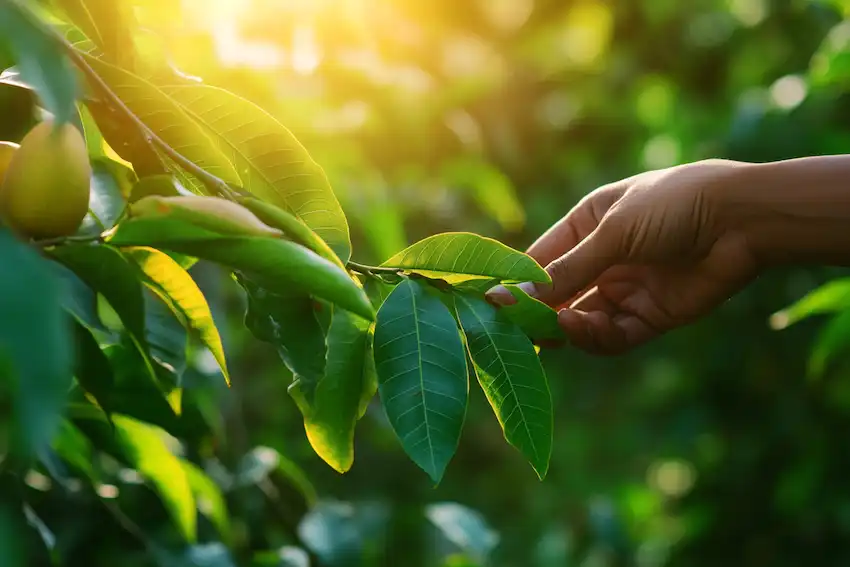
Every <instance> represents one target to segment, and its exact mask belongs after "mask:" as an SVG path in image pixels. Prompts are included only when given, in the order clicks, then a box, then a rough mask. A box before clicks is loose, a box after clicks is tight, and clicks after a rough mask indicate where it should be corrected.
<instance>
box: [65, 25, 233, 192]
mask: <svg viewBox="0 0 850 567" xmlns="http://www.w3.org/2000/svg"><path fill="white" fill-rule="evenodd" d="M51 33H52V35H53V37H54V38H55V39H56V41H58V42H59V44H60V45H61V46H62V48H63V49H64V51H65V53H66V54H67V55H68V57H69V58H70V59H71V61H72V62H73V63H74V65H76V66H77V68H79V69H80V70H81V71H82V72H83V74H84V75H85V76H86V78H87V79H88V80H89V81H90V82H91V83H93V85H94V86H95V87H97V89H98V90H99V91H101V92H102V93H103V94H104V95H105V96H106V98H107V99H108V102H109V103H110V104H111V105H112V106H114V107H116V108H117V109H118V110H120V111H121V112H122V113H123V114H125V115H126V116H127V118H128V119H130V121H131V122H133V124H135V126H136V127H137V128H138V129H139V130H140V131H141V132H142V135H143V136H144V137H145V139H146V140H147V141H148V142H150V143H152V144H154V145H155V146H156V147H158V148H159V149H160V150H162V151H163V153H165V154H166V155H167V156H168V157H170V158H171V159H172V160H174V161H175V162H177V164H178V165H179V166H180V167H182V168H183V169H185V170H186V171H188V172H189V173H191V174H192V175H194V176H195V177H197V178H198V179H199V180H200V181H201V182H202V183H203V184H204V185H206V186H207V187H208V188H209V189H210V190H211V191H212V192H213V193H215V194H217V195H219V196H221V197H224V198H226V199H230V200H234V199H235V198H236V193H235V192H234V191H233V190H232V189H231V188H230V186H229V185H228V184H227V182H226V181H224V180H223V179H221V178H219V177H216V176H215V175H213V174H212V173H210V172H208V171H206V170H205V169H203V168H202V167H200V166H198V165H197V164H195V163H194V162H193V161H191V160H190V159H189V158H187V157H186V156H184V155H183V154H181V153H180V152H178V151H177V150H175V149H174V148H173V147H171V146H170V145H169V144H168V143H167V142H166V141H165V140H163V139H162V138H160V137H159V135H158V134H156V132H154V131H153V130H151V129H150V128H149V127H148V125H147V124H145V123H144V122H142V120H141V119H140V118H139V117H138V116H136V114H135V113H134V112H133V111H132V110H130V108H128V107H127V105H126V104H124V101H122V100H121V98H120V97H119V96H118V95H116V94H115V93H114V92H113V91H112V89H111V88H110V87H109V85H108V84H106V81H104V80H103V79H102V78H101V76H100V75H98V74H97V72H96V71H95V70H94V69H92V67H91V65H89V64H88V62H87V61H86V59H85V57H84V56H83V55H82V54H81V53H80V52H79V51H78V50H77V49H76V48H75V47H74V46H73V45H71V44H70V43H69V42H68V40H66V39H65V38H63V37H60V36H59V35H58V34H56V33H55V32H52V31H51Z"/></svg>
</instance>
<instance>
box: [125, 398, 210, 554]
mask: <svg viewBox="0 0 850 567" xmlns="http://www.w3.org/2000/svg"><path fill="white" fill-rule="evenodd" d="M112 421H113V423H114V424H115V435H116V437H117V440H118V443H119V445H120V447H121V449H122V453H123V455H124V457H125V458H126V459H127V461H128V462H129V463H130V464H131V466H133V467H134V468H135V469H136V470H138V471H139V473H140V474H141V475H142V476H143V477H145V478H147V479H148V480H149V481H150V482H151V484H153V485H154V487H155V489H156V491H157V492H158V493H159V496H160V498H161V499H162V502H163V504H164V505H165V508H166V509H167V510H168V512H169V514H170V515H171V518H172V520H173V521H174V523H175V524H176V525H177V527H178V529H179V530H180V533H181V535H182V536H183V537H184V538H185V539H186V540H187V541H189V542H194V541H195V538H196V531H197V514H196V511H195V498H194V496H193V494H192V487H191V486H190V485H189V480H188V479H187V477H186V471H185V469H184V467H183V464H182V463H181V462H180V459H178V458H177V457H176V456H174V454H173V453H172V452H171V451H170V450H169V448H168V445H167V443H166V439H167V434H166V433H165V432H164V431H163V430H161V429H160V428H158V427H154V426H153V425H149V424H147V423H143V422H141V421H137V420H135V419H132V418H130V417H127V416H123V415H113V416H112Z"/></svg>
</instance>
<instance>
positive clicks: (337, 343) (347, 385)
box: [290, 309, 369, 473]
mask: <svg viewBox="0 0 850 567" xmlns="http://www.w3.org/2000/svg"><path fill="white" fill-rule="evenodd" d="M368 330H369V324H368V323H367V322H366V321H363V320H362V319H360V318H357V317H354V316H352V315H351V314H350V313H348V312H346V311H342V310H340V309H335V310H334V312H333V318H332V320H331V327H330V331H329V332H328V338H327V344H328V358H327V371H326V372H325V375H324V377H323V378H322V379H321V380H320V381H319V383H318V385H317V386H316V387H315V392H314V395H313V396H312V402H311V401H308V400H309V398H306V397H305V395H304V393H303V392H302V389H301V385H300V383H295V384H293V385H292V387H291V388H290V393H291V394H292V396H293V397H294V398H295V399H296V401H300V403H299V404H298V407H299V409H301V413H302V414H303V415H304V429H305V430H306V432H307V439H309V441H310V445H312V447H313V450H315V451H316V454H317V455H319V456H320V457H321V458H322V459H323V460H324V461H325V462H326V463H328V464H329V465H330V466H331V467H333V468H334V470H336V471H337V472H340V473H344V472H346V471H348V470H349V469H350V468H351V465H352V464H353V463H354V428H355V425H356V424H357V420H358V418H359V417H360V404H361V398H362V396H363V390H364V386H365V385H366V384H365V373H364V368H363V364H364V358H365V354H366V339H367V334H368Z"/></svg>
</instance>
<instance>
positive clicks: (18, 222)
mask: <svg viewBox="0 0 850 567" xmlns="http://www.w3.org/2000/svg"><path fill="white" fill-rule="evenodd" d="M91 174H92V170H91V164H90V163H89V158H88V152H87V151H86V141H85V139H84V138H83V136H82V134H81V133H80V132H79V130H77V129H76V128H75V127H74V126H73V125H71V124H63V125H61V126H58V127H56V126H54V123H53V122H52V121H44V122H41V123H40V124H38V125H37V126H35V127H34V128H33V129H32V130H30V131H29V133H27V135H26V136H24V139H23V140H21V144H20V147H19V148H18V149H17V151H15V152H14V155H13V156H12V158H11V160H10V161H9V167H8V170H7V171H6V176H5V177H4V179H3V184H2V187H0V216H2V218H3V220H4V221H5V222H6V223H8V225H9V226H10V227H11V228H12V229H13V230H14V231H15V232H17V233H19V234H21V235H22V236H27V237H30V238H55V237H60V236H68V235H71V234H74V233H75V232H76V231H77V229H78V228H79V227H80V224H81V223H82V222H83V218H84V217H85V216H86V213H87V212H88V209H89V185H90V181H91Z"/></svg>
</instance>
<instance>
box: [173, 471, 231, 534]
mask: <svg viewBox="0 0 850 567" xmlns="http://www.w3.org/2000/svg"><path fill="white" fill-rule="evenodd" d="M180 464H181V465H183V471H184V472H185V473H186V480H188V481H189V486H190V487H191V488H192V494H194V496H195V501H196V502H197V504H198V510H200V512H201V513H202V514H204V515H205V516H207V517H209V519H210V521H212V523H213V524H214V525H215V527H216V529H217V530H218V533H219V535H220V536H221V537H222V538H224V539H229V538H230V516H229V515H228V512H227V504H226V503H225V501H224V495H223V494H222V493H221V489H220V488H219V487H218V485H216V483H215V482H213V480H212V479H211V478H210V477H209V476H207V474H206V473H205V472H204V471H203V470H201V469H200V468H199V467H198V466H197V465H195V464H193V463H190V462H189V461H180Z"/></svg>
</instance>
